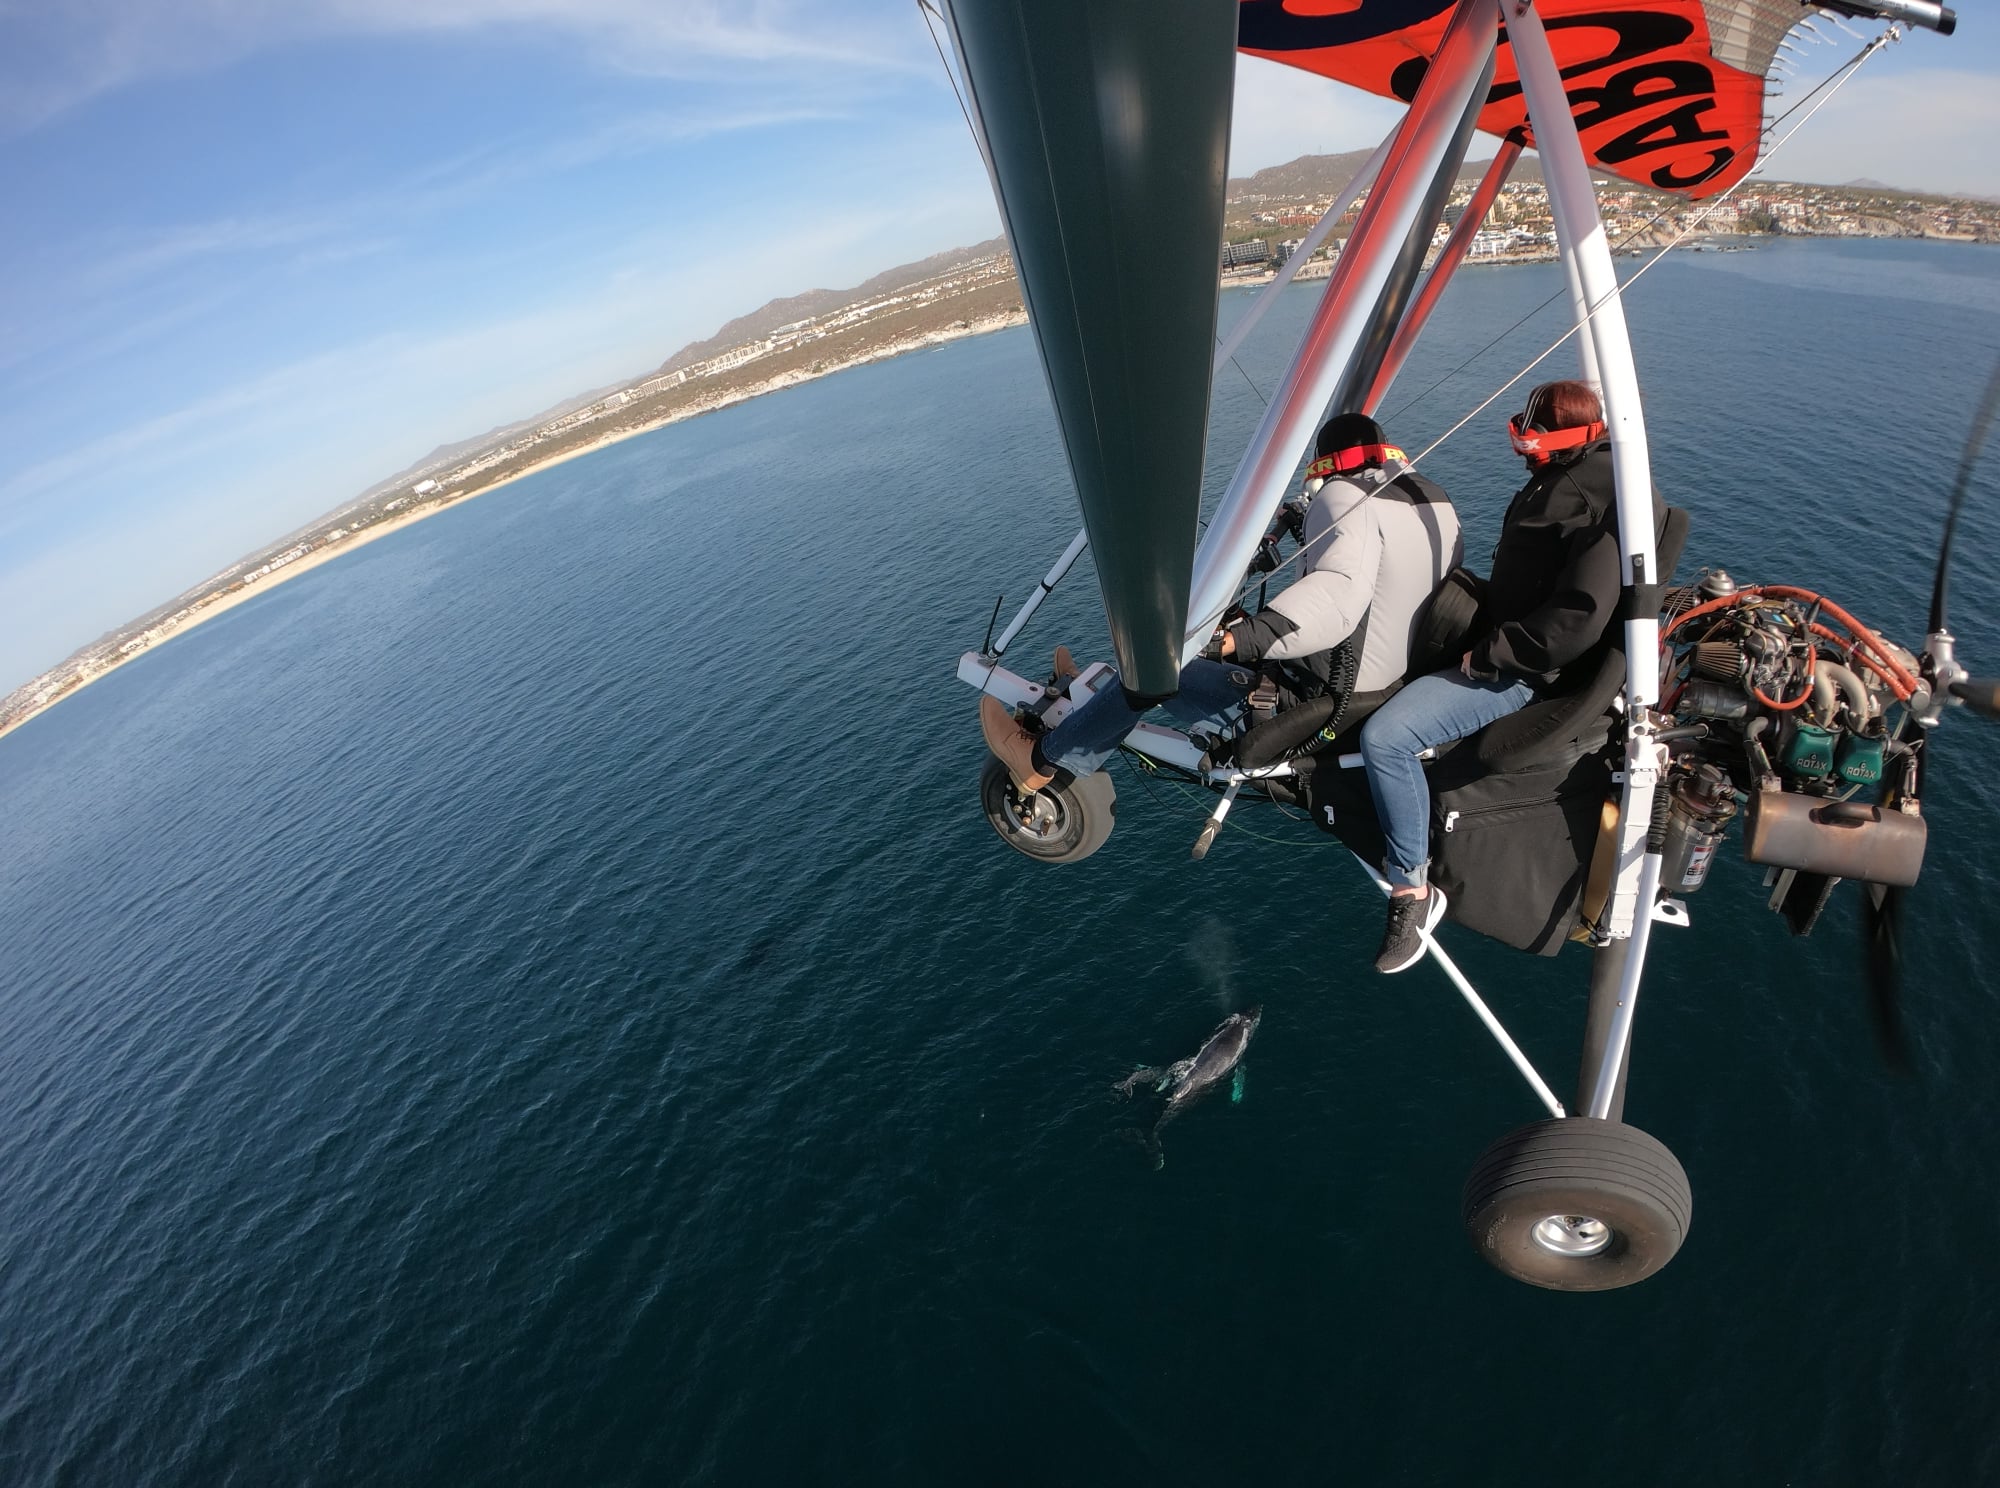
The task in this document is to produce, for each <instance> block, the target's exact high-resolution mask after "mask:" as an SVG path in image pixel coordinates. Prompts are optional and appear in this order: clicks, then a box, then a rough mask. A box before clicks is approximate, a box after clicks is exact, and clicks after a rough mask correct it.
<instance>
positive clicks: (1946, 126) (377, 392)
mask: <svg viewBox="0 0 2000 1488" xmlns="http://www.w3.org/2000/svg"><path fill="white" fill-rule="evenodd" d="M1968 8H1969V7H1968ZM1985 21H1986V17H1985V16H1984V15H1969V16H1967V17H1966V19H1965V24H1964V25H1963V26H1962V28H1961V31H1960V34H1959V35H1958V36H1957V37H1956V38H1954V39H1953V40H1951V41H1949V42H1946V41H1942V40H1940V39H1939V38H1937V37H1934V36H1930V35H1923V34H1920V35H1917V36H1914V37H1912V38H1911V39H1909V40H1907V41H1905V42H1904V43H1902V44H1901V45H1900V46H1898V47H1895V48H1892V49H1891V50H1890V51H1889V52H1888V53H1887V54H1886V55H1885V56H1884V57H1882V58H1881V59H1879V60H1878V61H1876V62H1874V63H1872V64H1871V65H1870V67H1869V69H1868V71H1867V72H1865V73H1864V74H1863V75H1862V77H1861V78H1860V79H1859V80H1857V81H1856V82H1855V83H1854V84H1853V85H1852V86H1850V87H1849V88H1848V89H1846V90H1845V91H1844V92H1843V93H1842V94H1841V95H1840V97H1839V99H1838V100H1837V101H1836V103H1835V104H1834V105H1833V106H1831V107H1829V108H1828V109H1827V110H1826V111H1825V112H1823V113H1822V114H1821V115H1820V117H1819V118H1818V119H1817V120H1815V122H1814V125H1813V127H1812V129H1811V130H1810V131H1808V133H1807V134H1806V135H1802V136H1801V137H1800V139H1799V140H1797V141H1795V142H1794V143H1793V145H1792V146H1790V147H1789V148H1788V149H1787V151H1786V152H1785V154H1784V155H1783V156H1781V157H1780V159H1779V160H1778V161H1777V162H1776V163H1775V165H1774V167H1773V172H1772V173H1773V174H1774V175H1777V176H1786V177H1794V178H1800V179H1814V180H1830V181H1841V180H1848V179H1852V178H1855V177H1859V176H1869V177H1875V178H1878V179H1881V180H1885V181H1890V182H1894V183H1896V184H1900V185H1909V186H1913V187H1924V188H1932V189H1941V190H1964V191H1977V192H1980V193H1983V194H1991V195H1996V196H2000V151H1995V149H1994V148H1993V143H1992V142H1993V141H1994V140H1995V139H2000V44H1996V41H1995V39H1994V37H1993V36H1991V35H1989V34H1986V33H1987V32H1989V31H1991V30H1992V29H1993V28H1991V27H1990V26H1988V25H1986V24H1984V23H1985ZM1842 40H1843V46H1842V48H1841V49H1840V50H1837V51H1836V50H1835V49H1833V48H1830V47H1807V48H1806V49H1805V52H1806V55H1805V58H1804V61H1805V62H1806V63H1807V64H1809V69H1808V71H1807V73H1806V76H1807V77H1808V78H1810V77H1811V76H1813V75H1814V74H1813V73H1812V71H1811V70H1810V69H1811V68H1817V69H1819V70H1821V71H1824V70H1826V69H1829V68H1830V67H1831V66H1833V65H1835V64H1837V63H1838V62H1839V61H1841V60H1842V59H1843V58H1844V57H1845V55H1846V54H1847V52H1848V51H1849V50H1851V47H1850V46H1848V45H1847V44H1846V43H1845V39H1844V38H1843V39H1842ZM1793 91H1794V93H1796V92H1798V91H1802V88H1801V87H1800V86H1799V85H1797V84H1794V85H1793ZM1238 93H1239V99H1238V109H1237V120H1236V133H1235V143H1234V148H1233V153H1232V166H1233V168H1234V169H1235V170H1236V171H1238V172H1239V173H1241V172H1247V171H1249V170H1254V169H1257V168H1259V167H1261V166H1265V165H1271V164H1276V163H1278V162H1281V161H1284V160H1288V159H1291V158H1292V157H1294V156H1296V155H1299V154H1303V153H1306V152H1308V151H1321V150H1336V149H1352V148H1360V147H1364V146H1368V145H1372V144H1373V143H1374V142H1375V141H1376V139H1378V138H1379V137H1380V136H1381V134H1382V133H1383V131H1384V130H1385V129H1386V128H1387V127H1389V125H1390V123H1391V122H1392V120H1393V116H1394V115H1393V110H1392V109H1391V108H1390V106H1388V105H1386V104H1384V103H1381V102H1380V101H1377V100H1373V99H1368V98H1365V97H1362V96H1360V95H1357V94H1354V93H1351V92H1349V91H1347V90H1344V89H1341V88H1339V87H1337V86H1335V85H1332V84H1327V83H1323V82H1320V81H1319V80H1317V79H1312V78H1308V77H1306V76H1304V75H1302V74H1297V73H1294V72H1292V71H1290V70H1288V69H1284V68H1279V67H1275V66H1272V65H1270V64H1266V63H1261V62H1257V61H1254V60H1250V61H1245V62H1244V63H1243V64H1242V66H1241V69H1240V71H1239V85H1238ZM0 203H4V204H5V205H4V212H5V221H6V231H5V233H4V234H0V692H5V691H6V690H8V689H9V688H11V687H13V686H15V685H16V684H18V683H19V682H22V681H25V680H26V679H27V678H28V677H30V676H32V675H33V674H35V673H36V672H38V671H40V670H42V669H44V668H46V667H48V666H50V665H52V664H54V663H55V662H57V661H59V660H61V659H62V658H63V657H64V656H66V655H67V654H69V653H70V652H71V651H73V650H74V649H75V648H76V647H78V646H79V645H82V644H84V643H85V642H87V641H89V640H91V639H92V638H93V637H95V636H97V635H99V634H101V633H102V632H104V631H106V630H109V629H111V628H113V627H114V626H117V625H119V624H121V623H122V622H124V621H126V620H128V619H131V618H133V617H135V616H136V615H138V614H139V613H141V612H143V611H145V610H147V609H150V608H151V607H152V606H154V605H156V604H159V603H161V602H163V601H165V600H166V599H168V598H170V597H172V596H173V595H174V594H176V593H178V592H180V591H181V590H183V589H185V588H187V587H189V586H190V585H192V584H194V583H196V582H198V581H199V580H201V579H202V578H204V577H206V576H207V575H209V574H211V573H213V572H215V571H217V570H219V569H221V568H223V567H226V566H227V565H228V564H230V563H231V562H233V561H235V559H237V558H238V557H241V556H242V555H243V554H244V553H246V552H247V551H249V550H250V549H252V548H254V547H256V546H258V545H259V544H261V543H264V542H267V541H269V540H270V539H272V538H274V537H276V536H278V535H279V534H281V533H283V532H286V531H288V530H290V529H292V528H294V527H297V526H299V525H301V524H303V523H304V522H306V521H308V520H310V519H311V518H313V517H314V516H316V515H318V514H320V513H322V512H324V511H327V510H329V509H330V508H332V507H334V506H336V505H338V504H339V503H340V502H342V501H343V500H346V499H347V498H349V497H351V496H353V495H355V494H356V493H358V492H359V491H360V490H362V489H363V488H365V487H367V486H369V485H371V484H373V483H374V482H376V481H377V480H380V479H382V478H383V477H385V476H387V475H388V474H390V473H391V472H393V471H395V470H397V469H399V468H401V467H402V466H404V465H406V464H408V463H410V462H411V461H413V460H415V459H417V458H418V457H420V456H422V455H423V454H424V453H426V452H427V451H428V450H430V449H431V448H433V447H434V446H436V445H438V444H441V443H446V442H449V441H452V440H457V439H461V438H464V437H467V436H469V435H472V434H476V433H479V432H481V431H483V430H485V429H487V428H490V427H492V426H494V425H496V424H500V423H504V422H507V421H509V420H511V419H514V418H518V417H522V416H524V415H526V414H529V413H533V412H535V411H536V410H538V409H540V408H542V407H545V406H547V405H549V404H551V403H554V402H557V401H559V400H560V399H562V398H564V397H567V396H569V395H570V394H572V393H576V392H579V391H582V390H584V389H586V388H590V387H593V386H597V385H600V384H603V383H606V382H611V381H614V380H617V379H622V378H625V377H629V376H632V375H636V374H638V373H640V372H642V371H644V370H645V369H647V368H649V367H652V366H654V365H656V364H658V363H659V362H661V361H663V360H664V359H665V358H666V357H667V356H668V355H670V354H671V353H672V352H673V351H675V350H676V349H678V348H679V347H680V346H681V345H683V344H684V343H686V342H688V341H690V340H694V339H696V338H698V337H701V336H705V335H707V334H710V333H712V332H713V331H714V330H715V329H716V328H717V327H718V326H719V325H720V324H721V323H722V322H723V321H725V320H727V319H729V318H730V317H732V316H734V315H738V314H741V313H742V312H744V311H746V310H749V309H752V308H754V307H755V306H757V305H759V304H761V303H763V301H765V300H766V299H769V298H771V297H772V296H774V295H779V294H789V293H796V292H797V291H799V290H803V289H807V288H812V287H815V286H826V287H839V286H844V285H848V284H852V283H855V282H858V281H859V280H861V279H863V278H866V277H867V276H868V275H870V274H872V273H875V272H877V271H879V270H881V269H884V268H887V267H889V266H891V265H893V264H897V263H901V262H905V261H907V260H910V259H914V258H917V257H921V256H923V255H925V254H928V253H932V252H936V251H938V250H940V249H943V248H947V247H951V246H953V245H956V244H962V243H969V242H974V241H977V240H979V239H981V238H985V237H989V236H992V235H993V234H994V233H995V232H997V230H998V226H997V218H996V216H995V213H994V210H993V206H992V202H991V197H990V195H989V192H988V189H987V184H986V179H985V175H984V172H983V171H982V169H981V167H980V165H979V162H978V159H977V156H976V155H975V153H974V152H973V149H972V147H971V144H970V142H969V140H968V138H967V135H966V130H965V126H964V124H963V123H962V121H961V120H960V118H959V115H958V109H957V105H956V103H955V102H954V101H953V99H952V96H951V93H950V91H949V89H948V87H947V86H946V84H945V80H944V76H943V72H942V69H941V67H940V65H939V62H938V59H937V56H936V53H935V52H934V51H933V50H932V44H931V40H930V37H929V35H928V33H927V32H926V30H925V29H924V26H923V24H922V22H921V20H920V17H919V14H918V12H917V10H916V8H915V6H914V4H908V5H905V4H890V3H879V4H851V3H841V0H823V3H820V4H815V5H804V4H801V5H787V4H767V3H755V0H753V3H748V4H739V5H734V6H722V5H719V4H712V3H688V0H288V3H286V4H283V5H274V4H270V3H268V0H63V3H61V4H56V5H50V4H46V3H44V0H0Z"/></svg>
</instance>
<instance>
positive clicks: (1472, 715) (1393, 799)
mask: <svg viewBox="0 0 2000 1488" xmlns="http://www.w3.org/2000/svg"><path fill="white" fill-rule="evenodd" d="M1534 700H1535V689H1534V688H1533V687H1532V686H1530V685H1529V684H1528V683H1526V682H1523V681H1520V680H1518V679H1516V680H1512V681H1510V680H1508V679H1507V678H1505V677H1502V678H1500V679H1499V680H1498V681H1494V682H1475V681H1473V680H1472V679H1471V678H1469V677H1467V676H1465V675H1464V674H1462V673H1460V672H1458V671H1449V672H1433V673H1431V675H1430V676H1428V677H1419V678H1417V679H1416V681H1414V682H1412V683H1410V684H1409V686H1407V687H1405V688H1404V689H1403V690H1402V691H1401V692H1399V693H1397V694H1396V695H1395V696H1394V697H1392V698H1390V699H1389V701H1388V702H1386V703H1384V704H1383V705H1382V707H1381V709H1380V711H1378V712H1377V713H1376V714H1375V715H1374V716H1373V717H1372V718H1370V719H1369V720H1368V721H1367V722H1366V723H1364V724H1363V725H1362V726H1361V760H1362V763H1363V764H1365V765H1366V766H1367V767H1368V791H1369V794H1370V795H1372V796H1374V798H1375V819H1376V820H1377V821H1378V822H1380V823H1381V825H1382V835H1383V837H1384V838H1385V839H1386V841H1387V843H1388V847H1387V854H1386V856H1385V857H1384V859H1383V862H1382V876H1383V877H1384V878H1386V879H1388V880H1389V882H1390V883H1392V884H1401V885H1402V886H1404V887H1405V888H1413V889H1420V888H1422V887H1423V886H1424V884H1425V882H1426V880H1427V878H1428V876H1429V873H1430V866H1431V788H1430V785H1429V783H1428V782H1427V781H1425V779H1424V767H1423V765H1422V764H1421V763H1420V762H1419V761H1418V759H1417V756H1418V755H1419V754H1420V753H1422V752H1423V751H1424V750H1426V749H1435V748H1436V747H1437V746H1438V745H1440V744H1448V743H1450V742H1451V741H1452V740H1453V739H1463V738H1464V737H1465V736H1466V735H1468V734H1472V733H1476V732H1478V731H1479V730H1480V729H1482V728H1484V727H1485V726H1486V725H1487V724H1489V723H1491V722H1493V720H1494V719H1496V718H1505V717H1506V716H1507V715H1508V714H1509V713H1518V712H1520V711H1521V709H1523V708H1525V707H1527V706H1528V704H1529V703H1531V702H1533V701H1534Z"/></svg>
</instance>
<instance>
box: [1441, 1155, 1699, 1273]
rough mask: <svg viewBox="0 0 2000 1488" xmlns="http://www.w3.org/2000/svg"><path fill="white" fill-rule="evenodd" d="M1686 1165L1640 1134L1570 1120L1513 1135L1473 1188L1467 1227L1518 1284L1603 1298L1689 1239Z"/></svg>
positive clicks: (1478, 1169)
mask: <svg viewBox="0 0 2000 1488" xmlns="http://www.w3.org/2000/svg"><path fill="white" fill-rule="evenodd" d="M1693 1213H1694V1196H1693V1193H1692V1191H1691V1190H1690V1188H1689V1186H1688V1179H1687V1174H1686V1173H1685V1172H1684V1171H1682V1169H1681V1165H1680V1161H1679V1159H1677V1158H1676V1157H1675V1156H1674V1155H1673V1153H1671V1152H1669V1151H1668V1150H1667V1148H1666V1145H1665V1144H1664V1143H1662V1142H1660V1141H1658V1140H1657V1139H1656V1138H1653V1137H1649V1136H1648V1135H1646V1133H1644V1132H1642V1131H1640V1130H1639V1129H1638V1128H1637V1127H1636V1126H1626V1125H1624V1124H1622V1123H1620V1122H1616V1121H1599V1120H1597V1119H1596V1118H1595V1117H1591V1116H1569V1117H1564V1118H1563V1119H1561V1120H1556V1121H1538V1122H1536V1123H1535V1124H1534V1125H1532V1126H1524V1127H1522V1128H1520V1129H1519V1130H1518V1131H1512V1132H1509V1133H1508V1134H1507V1135H1506V1136H1504V1137H1502V1138H1501V1139H1500V1140H1499V1141H1497V1142H1495V1143H1494V1144H1493V1145H1492V1146H1491V1147H1488V1148H1487V1149H1486V1151H1485V1152H1484V1153H1483V1154H1481V1156H1480V1159H1479V1161H1478V1162H1477V1163H1475V1164H1474V1165H1473V1169H1472V1176H1471V1177H1469V1178H1467V1179H1466V1180H1465V1229H1466V1233H1467V1234H1468V1235H1470V1236H1471V1238H1472V1243H1473V1245H1474V1246H1476V1247H1477V1248H1478V1250H1479V1253H1480V1254H1481V1255H1483V1256H1484V1257H1485V1258H1486V1259H1487V1260H1488V1261H1490V1262H1491V1263H1492V1264H1493V1265H1494V1266H1495V1267H1497V1268H1498V1269H1499V1270H1501V1271H1504V1272H1506V1273H1507V1275H1509V1276H1511V1277H1513V1278H1514V1279H1515V1280H1516V1281H1525V1282H1527V1283H1529V1284H1530V1285H1532V1286H1538V1287H1547V1288H1549V1289H1550V1290H1552V1291H1558V1292H1603V1291H1610V1290H1611V1289H1612V1288H1614V1287H1625V1286H1630V1285H1632V1283H1633V1282H1635V1281H1644V1280H1645V1279H1646V1278H1647V1277H1648V1276H1651V1275H1652V1274H1653V1273H1654V1272H1655V1271H1657V1270H1659V1269H1660V1268H1661V1267H1662V1266H1664V1265H1666V1263H1667V1262H1668V1261H1670V1260H1672V1259H1673V1258H1674V1253H1675V1252H1676V1251H1678V1250H1679V1249H1680V1248H1681V1242H1682V1241H1683V1240H1685V1239H1686V1238H1687V1231H1688V1221H1689V1220H1690V1219H1691V1218H1692V1217H1693Z"/></svg>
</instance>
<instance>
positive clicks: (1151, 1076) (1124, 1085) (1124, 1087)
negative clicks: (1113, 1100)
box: [1111, 1065, 1161, 1100]
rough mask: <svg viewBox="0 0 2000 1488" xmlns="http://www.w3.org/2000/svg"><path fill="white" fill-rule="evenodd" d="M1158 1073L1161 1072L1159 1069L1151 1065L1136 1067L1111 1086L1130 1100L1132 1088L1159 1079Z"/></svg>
mask: <svg viewBox="0 0 2000 1488" xmlns="http://www.w3.org/2000/svg"><path fill="white" fill-rule="evenodd" d="M1160 1074H1161V1072H1160V1071H1159V1070H1156V1069H1154V1068H1153V1067H1152V1066H1151V1065H1144V1066H1141V1067H1140V1068H1138V1069H1135V1070H1133V1071H1132V1073H1131V1074H1129V1075H1127V1076H1126V1077H1125V1078H1124V1079H1122V1080H1120V1081H1119V1082H1118V1083H1117V1084H1115V1085H1113V1086H1112V1087H1111V1088H1112V1089H1113V1090H1115V1091H1117V1092H1118V1094H1120V1095H1122V1096H1124V1097H1125V1099H1127V1100H1130V1099H1131V1098H1132V1092H1133V1091H1134V1090H1136V1089H1138V1088H1139V1086H1141V1085H1143V1084H1145V1083H1146V1082H1147V1081H1149V1080H1157V1079H1159V1078H1160ZM1155 1088H1157V1087H1155Z"/></svg>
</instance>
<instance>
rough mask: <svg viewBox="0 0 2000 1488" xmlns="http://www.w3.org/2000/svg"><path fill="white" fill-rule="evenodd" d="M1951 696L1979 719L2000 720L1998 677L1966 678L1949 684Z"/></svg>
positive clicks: (1999, 683) (1999, 682)
mask: <svg viewBox="0 0 2000 1488" xmlns="http://www.w3.org/2000/svg"><path fill="white" fill-rule="evenodd" d="M1951 695H1952V696H1953V697H1955V698H1957V699H1958V700H1959V701H1960V702H1961V703H1964V704H1965V706H1966V707H1968V708H1970V709H1971V710H1972V711H1973V712H1975V713H1977V714H1978V715H1979V716H1980V717H1981V718H2000V677H1967V678H1966V679H1965V680H1964V681H1962V682H1954V683H1952V684H1951Z"/></svg>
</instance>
